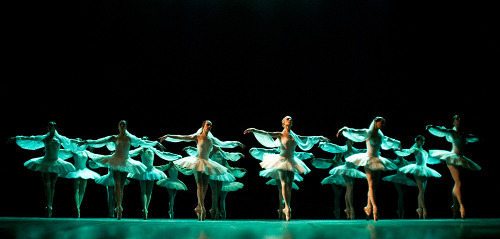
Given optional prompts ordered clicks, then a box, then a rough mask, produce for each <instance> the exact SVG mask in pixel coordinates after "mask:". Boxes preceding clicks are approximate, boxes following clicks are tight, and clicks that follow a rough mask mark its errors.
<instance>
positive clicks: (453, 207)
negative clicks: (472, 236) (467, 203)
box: [451, 204, 459, 219]
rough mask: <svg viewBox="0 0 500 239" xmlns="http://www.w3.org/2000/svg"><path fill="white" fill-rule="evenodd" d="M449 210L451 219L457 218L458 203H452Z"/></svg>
mask: <svg viewBox="0 0 500 239" xmlns="http://www.w3.org/2000/svg"><path fill="white" fill-rule="evenodd" d="M451 212H452V213H453V219H457V217H458V212H459V207H458V205H456V204H453V206H451Z"/></svg>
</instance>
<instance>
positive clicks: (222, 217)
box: [219, 211, 226, 220]
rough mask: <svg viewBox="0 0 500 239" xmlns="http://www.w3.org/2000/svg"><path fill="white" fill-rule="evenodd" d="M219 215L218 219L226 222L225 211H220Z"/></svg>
mask: <svg viewBox="0 0 500 239" xmlns="http://www.w3.org/2000/svg"><path fill="white" fill-rule="evenodd" d="M219 214H220V219H222V220H226V211H220V212H219Z"/></svg>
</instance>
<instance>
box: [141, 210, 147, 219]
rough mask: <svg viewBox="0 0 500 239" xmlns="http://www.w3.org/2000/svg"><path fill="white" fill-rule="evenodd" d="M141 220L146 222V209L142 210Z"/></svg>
mask: <svg viewBox="0 0 500 239" xmlns="http://www.w3.org/2000/svg"><path fill="white" fill-rule="evenodd" d="M142 218H143V219H144V220H148V210H147V209H142Z"/></svg>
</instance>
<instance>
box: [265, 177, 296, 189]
mask: <svg viewBox="0 0 500 239" xmlns="http://www.w3.org/2000/svg"><path fill="white" fill-rule="evenodd" d="M266 185H272V186H278V180H276V179H271V180H269V181H267V182H266ZM279 186H280V187H281V184H280V185H279ZM292 189H295V190H299V186H297V184H296V183H292Z"/></svg>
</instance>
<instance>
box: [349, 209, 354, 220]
mask: <svg viewBox="0 0 500 239" xmlns="http://www.w3.org/2000/svg"><path fill="white" fill-rule="evenodd" d="M355 217H356V213H355V212H354V209H351V214H350V215H349V218H350V219H351V220H354V218H355Z"/></svg>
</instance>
